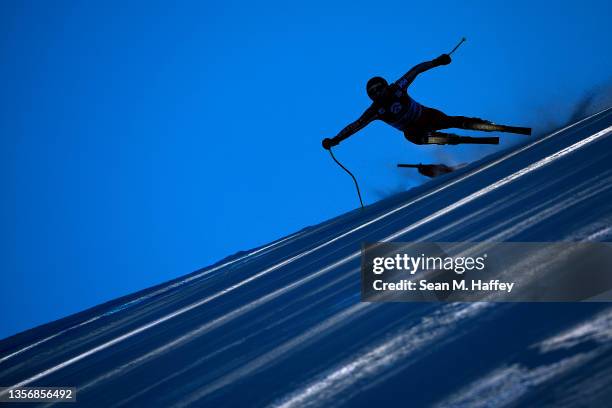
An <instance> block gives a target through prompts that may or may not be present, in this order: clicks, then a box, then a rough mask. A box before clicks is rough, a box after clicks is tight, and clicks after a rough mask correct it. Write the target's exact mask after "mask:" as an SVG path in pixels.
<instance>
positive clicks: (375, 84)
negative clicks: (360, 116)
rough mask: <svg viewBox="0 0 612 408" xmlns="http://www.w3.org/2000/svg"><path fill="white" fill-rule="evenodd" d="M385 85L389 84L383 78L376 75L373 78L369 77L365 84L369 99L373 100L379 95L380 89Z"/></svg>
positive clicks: (385, 86)
mask: <svg viewBox="0 0 612 408" xmlns="http://www.w3.org/2000/svg"><path fill="white" fill-rule="evenodd" d="M387 86H389V84H388V83H387V81H386V80H385V78H382V77H378V76H376V77H374V78H370V80H369V81H368V84H367V85H366V91H367V92H368V96H369V97H370V99H372V100H374V99H376V98H378V97H379V96H380V94H381V93H382V91H383V90H384V89H385V88H387Z"/></svg>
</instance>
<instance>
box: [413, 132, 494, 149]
mask: <svg viewBox="0 0 612 408" xmlns="http://www.w3.org/2000/svg"><path fill="white" fill-rule="evenodd" d="M404 137H405V138H406V139H408V140H409V141H411V142H412V143H414V144H418V145H424V144H437V145H458V144H499V137H470V136H458V135H453V134H451V133H442V132H431V131H426V130H422V129H418V128H413V129H408V130H406V131H405V132H404Z"/></svg>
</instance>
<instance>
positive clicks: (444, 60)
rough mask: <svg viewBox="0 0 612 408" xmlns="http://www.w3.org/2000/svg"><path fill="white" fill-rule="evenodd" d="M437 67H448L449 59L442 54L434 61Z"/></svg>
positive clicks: (446, 55)
mask: <svg viewBox="0 0 612 408" xmlns="http://www.w3.org/2000/svg"><path fill="white" fill-rule="evenodd" d="M434 62H435V63H436V64H437V65H448V64H450V63H451V57H450V55H448V54H442V55H440V56H439V57H438V58H436V59H435V60H434Z"/></svg>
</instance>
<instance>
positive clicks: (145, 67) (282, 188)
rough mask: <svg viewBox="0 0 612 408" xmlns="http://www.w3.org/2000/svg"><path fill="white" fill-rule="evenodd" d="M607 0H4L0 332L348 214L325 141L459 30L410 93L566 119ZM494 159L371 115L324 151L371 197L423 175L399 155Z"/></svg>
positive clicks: (602, 78)
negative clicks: (381, 84)
mask: <svg viewBox="0 0 612 408" xmlns="http://www.w3.org/2000/svg"><path fill="white" fill-rule="evenodd" d="M494 3H497V4H494ZM375 4H376V6H375ZM611 8H612V6H611V3H610V2H609V1H581V2H578V1H572V2H564V1H513V2H490V1H481V2H475V1H465V2H457V1H446V2H425V1H422V2H406V1H388V2H376V3H374V2H371V1H370V2H366V1H363V2H361V1H345V2H330V1H308V2H301V3H296V2H286V1H279V2H247V1H222V2H221V1H220V2H208V1H193V2H188V1H182V2H169V1H168V2H156V1H146V2H144V1H142V2H141V1H131V2H119V1H115V2H87V1H74V2H73V1H70V2H68V1H63V2H62V1H56V2H40V1H17V0H15V1H4V2H2V4H1V5H0V53H1V55H0V59H1V61H2V63H1V64H0V75H1V77H2V79H3V81H2V82H3V86H2V90H1V92H0V108H1V109H0V143H1V145H0V155H1V157H0V159H1V160H0V170H1V173H0V174H1V177H2V189H3V197H2V200H0V209H1V212H0V228H1V231H2V236H1V240H2V247H1V249H0V251H1V254H0V255H1V258H0V288H1V289H0V290H1V292H0V310H1V311H2V313H1V315H0V319H1V320H0V337H5V336H7V335H10V334H13V333H16V332H18V331H21V330H24V329H27V328H29V327H32V326H35V325H38V324H41V323H44V322H47V321H49V320H52V319H56V318H59V317H62V316H65V315H67V314H70V313H73V312H77V311H79V310H82V309H84V308H86V307H89V306H93V305H95V304H98V303H100V302H103V301H105V300H109V299H112V298H115V297H117V296H120V295H124V294H128V293H131V292H133V291H136V290H138V289H142V288H145V287H147V286H150V285H153V284H156V283H160V282H162V281H165V280H168V279H171V278H174V277H177V276H179V275H182V274H185V273H188V272H191V271H193V270H195V269H198V268H200V267H203V266H205V265H208V264H210V263H213V262H215V261H217V260H219V259H220V258H222V257H224V256H226V255H229V254H231V253H234V252H236V251H238V250H244V249H249V248H252V247H255V246H258V245H262V244H265V243H267V242H269V241H271V240H274V239H276V238H279V237H281V236H284V235H287V234H289V233H292V232H294V231H296V230H298V229H301V228H303V227H305V226H307V225H312V224H316V223H318V222H321V221H323V220H325V219H328V218H330V217H332V216H335V215H337V214H339V213H342V212H345V211H347V210H350V209H353V208H354V207H355V205H356V198H355V196H354V190H353V189H354V187H353V185H352V184H351V181H350V179H348V177H347V176H346V174H344V173H342V172H341V171H340V170H339V169H338V168H337V167H336V166H335V164H334V163H333V162H332V161H331V160H330V158H329V155H328V154H327V153H326V152H325V151H323V150H322V149H321V147H320V140H321V139H322V138H323V137H331V136H334V135H335V134H336V133H337V132H338V131H339V130H340V129H341V128H342V127H343V126H344V125H346V124H347V123H349V122H350V121H352V120H354V119H355V118H357V117H358V116H359V115H360V114H361V112H362V111H363V110H364V109H365V108H366V107H367V106H368V103H369V100H368V99H367V96H366V95H365V92H364V86H365V82H366V81H367V79H368V78H369V77H371V76H373V75H382V76H385V77H387V78H388V79H390V80H394V79H396V78H397V77H398V76H400V75H402V74H403V73H404V72H405V71H406V70H408V69H409V68H410V67H411V66H412V65H414V64H416V63H419V62H422V61H423V60H427V59H431V58H434V57H436V56H438V55H439V54H441V53H442V52H447V51H448V50H450V48H452V47H453V46H454V45H455V43H456V42H457V41H458V39H459V38H460V37H462V36H466V37H468V42H467V43H466V44H465V45H464V46H463V47H462V48H461V49H460V50H459V51H458V52H457V53H456V54H455V56H454V57H455V58H454V61H453V63H452V64H451V65H449V66H446V67H440V68H437V69H435V70H433V71H430V72H427V73H425V74H424V75H422V76H421V77H419V78H418V79H417V80H416V82H415V83H414V85H413V86H412V87H411V94H412V96H413V97H414V98H415V99H417V100H418V101H420V102H421V103H423V104H425V105H428V106H433V107H437V108H439V109H442V110H444V111H446V112H447V113H448V114H459V115H468V116H480V117H484V118H488V119H491V120H493V121H497V122H500V123H504V122H507V123H509V124H516V125H526V126H529V125H531V126H533V127H534V128H536V129H538V128H542V127H546V126H550V125H551V124H555V123H560V122H562V121H563V120H565V119H566V117H567V115H568V114H569V112H570V111H571V109H572V106H573V105H575V104H576V103H577V101H579V100H581V99H582V98H583V97H584V96H585V93H586V92H589V91H591V90H592V89H593V87H595V86H598V85H601V84H604V83H606V82H607V81H608V80H609V79H610V73H611V72H612V52H611V51H612V50H611V49H610V48H611V47H610V38H612V28H611V25H610V21H609V18H610V15H612V13H611V11H612V10H611ZM517 137H520V136H508V137H507V139H509V140H512V139H513V138H517ZM486 152H487V150H486V149H485V150H480V149H473V148H466V147H447V148H439V147H433V146H427V147H417V146H414V145H411V144H409V143H407V142H405V141H404V139H403V137H402V135H401V133H399V132H397V131H395V130H393V129H391V128H389V127H387V126H385V125H383V124H373V125H371V126H370V127H368V128H366V129H365V130H364V131H362V132H361V133H360V134H358V135H357V136H355V137H354V138H352V139H349V140H348V141H347V142H345V143H344V144H343V145H341V146H340V147H339V148H337V149H336V153H337V156H338V157H339V158H340V159H341V160H343V161H344V162H345V164H346V165H347V166H349V167H350V168H351V169H352V170H353V171H354V172H355V173H356V175H357V176H358V177H359V179H360V182H361V184H362V188H363V190H364V196H365V197H364V198H365V200H366V202H373V201H375V200H377V199H379V198H380V197H381V196H382V195H384V194H385V192H387V193H388V192H389V191H394V190H397V189H398V187H399V186H402V187H404V188H407V187H409V186H411V185H414V184H415V183H419V182H421V179H419V178H417V177H405V176H402V175H401V174H400V173H398V172H397V171H396V170H395V169H394V166H395V163H397V162H399V161H403V162H409V161H417V162H418V161H422V162H428V161H432V162H440V160H442V159H444V160H449V161H454V162H461V161H466V160H470V159H473V158H476V157H480V156H482V155H483V154H486ZM355 279H358V276H355Z"/></svg>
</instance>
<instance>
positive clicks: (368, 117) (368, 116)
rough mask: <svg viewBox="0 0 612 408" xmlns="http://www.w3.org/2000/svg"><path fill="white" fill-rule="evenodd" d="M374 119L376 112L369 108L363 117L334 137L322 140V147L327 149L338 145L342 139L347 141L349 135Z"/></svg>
mask: <svg viewBox="0 0 612 408" xmlns="http://www.w3.org/2000/svg"><path fill="white" fill-rule="evenodd" d="M374 119H376V110H375V109H374V108H373V107H370V108H368V109H367V110H366V111H365V112H364V113H363V115H361V116H360V117H359V119H357V120H356V121H354V122H353V123H351V124H350V125H348V126H346V127H345V128H344V129H342V130H341V131H340V133H338V134H337V135H336V136H335V137H333V138H331V139H324V140H323V147H324V148H326V149H329V148H330V147H332V146H336V145H338V144H339V143H340V142H341V141H343V140H344V139H347V138H348V137H350V136H351V135H354V134H355V133H357V132H359V131H360V130H361V129H363V128H364V127H366V126H367V125H368V124H369V123H370V122H372V121H373V120H374Z"/></svg>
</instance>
